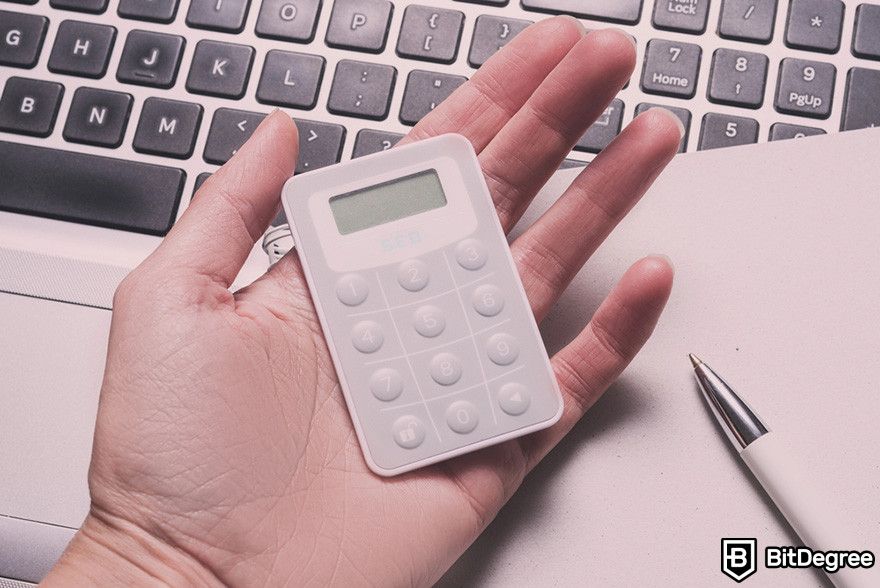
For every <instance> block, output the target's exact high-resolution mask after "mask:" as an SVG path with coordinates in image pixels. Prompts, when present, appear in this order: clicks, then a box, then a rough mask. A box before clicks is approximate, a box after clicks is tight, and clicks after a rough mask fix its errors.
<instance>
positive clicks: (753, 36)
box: [718, 0, 778, 44]
mask: <svg viewBox="0 0 880 588" xmlns="http://www.w3.org/2000/svg"><path fill="white" fill-rule="evenodd" d="M777 1H778V0H723V1H722V4H721V16H720V18H719V19H718V34H719V35H720V36H722V37H724V38H725V39H735V40H737V41H750V42H753V43H764V44H766V43H769V42H770V41H772V40H773V26H774V25H775V24H776V6H777Z"/></svg>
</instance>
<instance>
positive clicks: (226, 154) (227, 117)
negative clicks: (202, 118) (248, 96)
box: [203, 108, 266, 165]
mask: <svg viewBox="0 0 880 588" xmlns="http://www.w3.org/2000/svg"><path fill="white" fill-rule="evenodd" d="M264 118H266V115H265V114H263V113H261V112H250V111H248V110H236V109H234V108H218V109H217V110H216V111H215V112H214V118H213V119H212V120H211V128H210V130H209V131H208V140H207V142H206V143H205V152H204V154H203V157H204V158H205V161H207V162H208V163H215V164H217V165H223V164H224V163H226V162H227V161H228V160H229V158H230V157H232V156H233V155H234V154H235V152H236V151H238V150H239V149H240V148H241V146H242V145H243V144H244V142H245V141H247V140H248V139H249V138H250V136H251V135H252V134H253V132H254V130H255V129H256V128H257V126H259V124H260V123H261V122H262V120H263V119H264Z"/></svg>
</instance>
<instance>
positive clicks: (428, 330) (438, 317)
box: [413, 304, 446, 337]
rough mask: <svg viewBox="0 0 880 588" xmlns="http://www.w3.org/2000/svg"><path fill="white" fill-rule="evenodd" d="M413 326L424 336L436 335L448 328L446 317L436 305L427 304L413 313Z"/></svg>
mask: <svg viewBox="0 0 880 588" xmlns="http://www.w3.org/2000/svg"><path fill="white" fill-rule="evenodd" d="M413 326H414V327H415V329H416V332H417V333H418V334H419V335H421V336H422V337H436V336H437V335H439V334H440V333H442V332H443V330H444V329H445V328H446V317H445V316H444V315H443V311H442V310H440V309H439V308H437V307H436V306H433V305H431V304H426V305H424V306H420V307H418V308H417V309H416V311H415V312H414V313H413Z"/></svg>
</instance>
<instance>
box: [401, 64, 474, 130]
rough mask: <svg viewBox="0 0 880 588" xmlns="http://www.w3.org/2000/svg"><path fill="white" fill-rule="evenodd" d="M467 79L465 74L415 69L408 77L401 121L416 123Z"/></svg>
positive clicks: (409, 123) (404, 91)
mask: <svg viewBox="0 0 880 588" xmlns="http://www.w3.org/2000/svg"><path fill="white" fill-rule="evenodd" d="M466 81H467V78H466V77H464V76H454V75H450V74H441V73H434V72H430V71H424V70H421V69H414V70H413V71H411V72H410V73H409V76H407V78H406V88H404V90H403V103H402V104H401V105H400V122H402V123H403V124H405V125H414V124H416V123H417V122H419V121H420V120H421V119H422V117H423V116H425V115H426V114H428V113H429V112H431V111H432V110H434V109H435V108H436V107H437V105H438V104H440V103H441V102H443V101H444V100H446V98H448V97H449V95H450V94H452V93H453V92H454V91H455V89H456V88H458V87H459V86H460V85H462V84H463V83H465V82H466Z"/></svg>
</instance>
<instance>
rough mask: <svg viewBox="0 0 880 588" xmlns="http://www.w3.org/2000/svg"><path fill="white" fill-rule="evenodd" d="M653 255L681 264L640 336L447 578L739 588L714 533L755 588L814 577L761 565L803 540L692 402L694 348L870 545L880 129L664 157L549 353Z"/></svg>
mask: <svg viewBox="0 0 880 588" xmlns="http://www.w3.org/2000/svg"><path fill="white" fill-rule="evenodd" d="M575 173H576V170H571V171H568V172H563V173H560V174H558V177H557V178H556V180H555V184H554V185H552V186H548V188H547V189H546V190H545V191H544V192H543V193H542V194H541V195H540V196H539V199H538V201H537V203H536V205H535V206H533V207H532V210H531V211H530V214H529V216H528V217H527V219H526V220H532V219H534V218H535V216H537V214H538V213H539V212H541V211H542V210H544V209H546V207H547V205H548V204H549V203H550V201H551V200H552V198H553V196H551V195H555V194H558V193H559V189H560V185H561V183H562V182H566V181H568V182H570V181H571V179H572V178H573V177H574V175H575ZM650 253H665V254H667V255H669V256H670V257H671V258H672V260H673V262H674V264H675V267H676V281H675V287H674V289H673V294H672V297H671V299H670V302H669V305H668V307H667V310H666V312H665V314H664V316H663V318H662V319H661V322H660V324H659V326H658V328H657V330H656V332H655V334H654V336H653V338H652V339H651V341H650V342H649V343H648V345H647V347H646V348H645V350H644V351H643V352H642V354H641V355H640V356H639V357H638V358H637V360H636V361H635V362H634V363H633V364H632V366H631V367H630V368H629V369H628V370H627V371H626V372H625V374H624V376H623V377H622V378H621V379H620V381H619V382H618V383H617V384H616V385H615V386H614V387H613V388H612V389H611V390H610V391H609V392H608V393H607V395H606V397H605V398H604V399H603V400H601V401H600V402H599V404H597V405H596V406H595V407H594V408H593V410H592V411H591V412H590V413H589V414H588V415H587V416H586V417H585V419H584V421H583V422H582V423H581V424H580V425H579V426H578V427H577V428H575V430H574V431H573V432H572V434H571V435H570V438H568V439H566V440H565V441H564V442H563V443H562V445H560V446H559V447H558V448H557V449H556V450H555V451H554V452H553V453H552V454H551V455H550V457H549V458H548V459H547V460H546V463H544V464H542V465H541V466H540V467H539V468H538V469H537V470H536V471H535V472H534V474H533V475H532V476H531V478H529V479H528V480H527V481H526V483H525V485H524V486H523V487H522V489H521V490H520V492H519V493H518V494H517V495H516V496H515V497H514V498H513V500H512V501H511V502H510V504H509V505H508V506H507V507H506V508H505V509H504V510H503V511H502V513H501V515H500V517H499V518H498V520H497V521H495V522H494V523H493V524H492V525H491V526H490V528H489V529H488V530H487V531H486V532H485V533H484V535H483V536H482V537H481V538H480V539H479V540H478V541H477V542H476V543H475V544H474V546H473V547H472V548H471V549H470V550H469V551H468V552H467V553H466V554H465V555H464V556H463V557H462V559H461V561H459V563H458V564H457V565H456V566H455V567H454V568H453V569H452V570H451V571H450V572H449V573H448V574H447V576H446V577H445V578H444V582H443V583H446V584H449V585H451V584H459V585H461V584H462V583H466V584H471V583H481V584H484V585H492V586H495V585H497V586H511V585H522V586H538V585H540V586H548V585H576V584H579V585H595V586H673V585H676V586H709V585H718V586H722V585H728V584H730V585H734V584H733V583H732V581H731V580H730V579H728V578H726V577H725V576H723V575H722V574H721V571H720V563H721V559H720V549H721V548H720V543H721V538H723V537H755V538H757V541H758V551H759V554H760V555H759V568H758V571H757V573H756V574H755V575H754V576H752V577H751V578H749V580H748V584H749V586H755V587H757V586H792V587H794V586H798V587H800V586H821V585H827V583H826V582H827V581H826V580H825V579H824V578H823V576H822V575H821V574H819V573H817V572H815V571H811V570H768V569H766V568H764V567H763V548H764V546H767V545H790V544H798V541H797V538H796V537H795V535H794V533H793V532H792V531H791V530H790V528H789V527H788V526H787V525H786V524H785V523H784V521H783V519H782V518H781V516H780V515H779V514H778V513H777V512H776V511H775V509H774V508H773V507H772V505H771V503H770V502H769V500H768V499H766V498H765V496H764V494H763V492H762V491H761V489H760V487H759V486H758V485H757V483H755V482H754V481H753V480H752V478H751V477H750V476H749V475H748V471H747V469H746V468H745V466H744V465H742V464H741V463H740V462H739V460H738V458H737V457H736V455H735V453H734V452H733V451H732V449H731V448H730V447H729V446H728V442H727V439H726V438H724V437H723V435H722V434H721V432H720V429H719V428H718V426H717V425H716V423H715V422H714V420H713V419H712V417H711V415H710V413H709V412H708V410H707V408H706V407H705V406H704V405H703V400H702V398H701V397H700V395H699V393H698V390H697V387H696V384H695V383H694V379H693V375H692V369H691V366H690V364H689V362H688V359H687V356H686V354H687V353H688V352H693V353H696V354H698V355H699V356H700V357H701V358H703V359H704V360H705V361H706V362H707V363H708V364H710V365H711V366H712V367H713V368H715V369H716V370H717V371H718V372H719V373H720V374H721V375H722V377H724V378H726V379H727V380H728V382H729V383H730V384H731V385H733V386H734V388H735V389H737V390H738V391H739V392H740V394H741V395H742V396H743V397H744V398H745V399H746V400H747V401H749V402H750V403H751V404H752V405H753V407H754V408H755V409H756V412H757V413H758V414H760V415H761V417H762V418H763V419H764V420H765V421H766V423H767V424H768V427H769V428H770V429H771V430H773V431H775V432H776V433H777V434H778V436H780V437H783V438H784V439H785V441H786V443H787V444H789V445H790V446H791V447H792V451H793V452H794V453H795V454H796V455H798V456H799V457H800V458H801V459H803V460H804V461H805V463H806V465H807V467H809V468H811V469H812V471H813V472H815V475H816V477H817V478H819V479H821V480H824V483H825V484H826V485H827V487H828V489H829V491H830V493H831V494H832V495H835V496H837V497H838V499H839V508H840V510H841V511H843V513H845V515H846V516H848V517H849V518H850V519H851V520H852V524H853V526H854V527H855V529H856V531H857V533H858V534H859V535H860V536H861V539H862V544H860V545H853V546H849V548H851V549H872V550H873V551H874V552H875V555H877V554H878V552H880V506H878V505H880V129H878V130H873V129H871V130H865V131H858V132H848V133H842V134H837V135H829V136H822V137H815V138H810V139H801V140H795V141H785V142H779V143H769V144H762V145H755V146H749V147H744V148H736V149H727V150H718V151H707V152H700V153H693V154H687V155H683V156H679V157H677V158H676V160H675V161H674V162H673V163H672V164H671V166H670V168H669V169H668V170H667V171H666V172H664V174H663V175H662V176H661V178H660V179H659V180H658V182H657V183H656V185H655V186H654V187H653V188H652V190H651V191H650V192H649V194H648V195H647V196H646V197H645V198H644V200H643V201H642V202H641V203H640V204H639V205H638V206H637V207H636V209H635V210H634V211H633V212H632V214H631V215H630V216H629V217H628V218H627V219H626V220H625V221H624V223H623V224H622V225H621V227H620V228H619V229H618V230H617V231H616V232H615V233H614V234H613V236H612V237H611V238H610V239H609V241H608V242H607V243H606V244H605V245H604V246H603V247H602V248H601V249H600V251H599V252H598V253H597V254H596V255H595V257H594V258H593V259H592V260H591V261H590V263H589V264H588V265H587V266H586V267H585V268H584V269H583V271H582V272H581V273H580V275H579V276H578V278H577V279H576V281H575V283H573V284H572V286H571V288H570V289H569V291H568V292H567V294H566V295H565V297H564V299H563V300H562V301H561V303H560V304H559V306H558V307H557V309H556V310H555V311H554V312H553V313H552V314H551V316H550V317H549V318H548V319H547V321H546V322H545V324H544V325H543V329H542V330H543V331H544V334H545V337H546V338H547V340H548V346H549V349H550V351H551V352H552V351H554V350H556V349H558V348H559V347H560V346H561V345H563V344H564V343H565V342H567V341H568V340H569V339H570V338H572V337H573V336H574V335H575V334H576V332H577V331H578V330H579V329H580V328H581V327H582V326H583V325H584V324H585V323H586V321H587V320H588V319H589V317H590V315H591V314H592V312H593V310H594V309H595V308H596V306H597V305H598V303H599V301H600V299H601V298H602V297H603V296H604V295H605V294H606V293H607V292H608V290H609V289H610V287H611V284H612V283H613V281H615V280H616V279H617V278H619V276H620V275H621V274H622V273H623V272H624V270H625V269H626V267H627V266H628V265H629V264H630V263H632V262H634V261H635V260H637V259H638V258H640V257H642V256H643V255H646V254H650ZM874 571H875V572H876V571H877V570H874ZM878 585H880V584H878Z"/></svg>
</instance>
